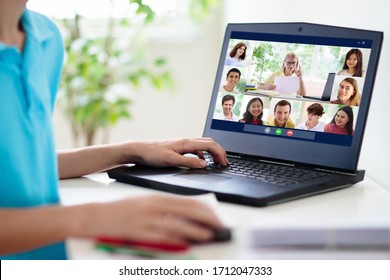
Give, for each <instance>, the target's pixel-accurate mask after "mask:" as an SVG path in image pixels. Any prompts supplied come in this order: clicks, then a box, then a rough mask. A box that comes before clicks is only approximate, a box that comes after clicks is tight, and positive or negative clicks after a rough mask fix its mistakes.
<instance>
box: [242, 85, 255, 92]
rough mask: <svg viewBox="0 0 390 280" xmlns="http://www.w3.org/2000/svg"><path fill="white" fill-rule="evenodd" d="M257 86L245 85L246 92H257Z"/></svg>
mask: <svg viewBox="0 0 390 280" xmlns="http://www.w3.org/2000/svg"><path fill="white" fill-rule="evenodd" d="M256 89H257V88H256V86H255V85H251V84H246V85H245V91H251V90H256Z"/></svg>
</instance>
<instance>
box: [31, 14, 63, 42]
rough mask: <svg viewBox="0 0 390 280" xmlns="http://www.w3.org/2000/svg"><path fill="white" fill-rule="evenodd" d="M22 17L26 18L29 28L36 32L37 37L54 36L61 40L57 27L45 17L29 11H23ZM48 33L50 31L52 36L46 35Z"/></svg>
mask: <svg viewBox="0 0 390 280" xmlns="http://www.w3.org/2000/svg"><path fill="white" fill-rule="evenodd" d="M23 17H24V18H26V20H27V21H28V22H29V26H30V28H31V29H32V30H33V31H35V32H37V33H38V35H40V36H49V35H52V34H54V35H56V36H59V38H61V33H60V31H59V29H58V27H57V25H56V24H55V23H54V22H53V21H52V20H51V19H49V18H48V17H47V16H45V15H43V14H40V13H37V12H34V11H31V10H25V12H24V13H23ZM48 31H50V32H51V33H52V34H50V33H47V32H48Z"/></svg>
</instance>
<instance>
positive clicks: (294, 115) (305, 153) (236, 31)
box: [204, 23, 383, 172]
mask: <svg viewBox="0 0 390 280" xmlns="http://www.w3.org/2000/svg"><path fill="white" fill-rule="evenodd" d="M382 40H383V33H382V32H377V31H369V30H359V29H351V28H343V27H336V26H325V25H318V24H310V23H249V24H228V26H227V29H226V33H225V38H224V41H223V46H222V51H221V56H220V61H219V65H218V70H217V75H216V79H215V85H214V88H213V94H212V97H211V103H210V108H209V112H208V117H207V120H206V125H205V130H204V136H205V137H212V138H214V139H215V140H216V141H218V142H219V143H220V144H221V145H222V146H223V147H224V148H225V149H226V150H227V151H228V152H229V153H232V154H237V155H245V156H249V157H260V158H263V159H268V160H279V161H284V162H293V163H299V164H306V165H312V166H316V167H321V168H326V169H333V170H340V171H347V172H354V171H356V168H357V164H358V158H359V153H360V148H361V144H362V139H363V135H364V129H365V125H366V121H367V115H368V109H369V105H370V100H371V96H372V91H373V87H374V80H375V75H376V70H377V65H378V61H379V55H380V50H381V46H382ZM242 45H244V46H245V51H246V53H245V59H242V58H243V57H241V58H239V59H235V57H234V54H236V53H237V52H235V48H236V49H238V48H239V47H242ZM356 49H357V50H358V52H359V53H361V54H362V58H361V60H362V68H363V72H362V73H363V74H362V75H361V76H352V77H349V76H347V74H346V73H345V71H344V72H342V70H343V66H344V63H345V61H346V55H347V53H348V52H349V51H351V50H356ZM288 53H295V54H296V56H297V57H298V59H299V63H300V69H301V71H302V79H303V82H304V85H305V88H306V92H307V95H308V96H309V95H313V96H316V95H317V96H318V95H319V96H321V95H322V93H323V92H324V90H327V87H328V86H329V85H326V82H327V78H328V76H329V73H336V75H335V77H334V82H333V89H332V94H331V99H330V100H318V101H317V100H307V99H305V98H300V96H299V95H297V96H296V95H292V97H291V98H288V97H280V96H278V95H276V94H275V95H274V92H270V95H268V96H267V95H263V94H261V93H260V94H259V92H258V91H257V90H255V89H256V88H257V85H258V84H260V83H264V82H266V80H267V79H268V77H269V76H271V75H272V73H275V72H277V71H280V70H281V69H282V67H283V66H284V63H283V59H284V58H285V56H286V55H287V54H288ZM233 68H235V69H233ZM231 69H233V72H234V71H236V69H238V70H239V74H240V79H239V82H238V83H237V84H235V87H234V89H233V90H232V91H229V90H230V89H229V87H228V83H229V81H228V79H229V78H228V75H227V74H228V73H229V70H231ZM236 72H237V71H236ZM346 78H348V79H349V82H351V79H352V80H353V83H355V85H356V87H357V88H358V91H359V93H360V95H361V98H359V99H360V101H359V103H358V104H353V105H352V104H351V105H350V106H349V105H348V106H347V107H349V108H348V110H347V109H346V108H344V109H342V111H343V112H342V113H339V115H341V116H343V115H344V116H345V114H346V115H347V116H351V114H352V116H351V118H348V119H349V120H350V123H351V124H352V129H353V130H352V131H353V132H352V133H353V134H352V135H348V134H347V135H344V134H340V133H344V131H348V129H347V130H342V131H341V132H340V130H338V129H337V128H334V125H335V124H333V129H331V128H332V126H328V128H327V132H324V131H321V130H320V131H311V130H305V129H298V128H297V127H298V125H299V124H301V123H305V121H306V120H307V117H308V113H307V108H308V107H309V106H310V105H312V104H313V103H319V104H320V105H321V106H322V108H323V109H324V114H323V115H322V116H321V117H320V119H319V121H320V122H322V123H323V125H324V126H326V125H328V124H330V123H332V121H333V119H335V116H336V115H338V111H339V109H341V108H342V107H345V105H343V104H337V103H340V100H342V97H340V98H339V92H338V90H339V88H340V87H341V83H342V82H343V81H344V79H346ZM351 83H352V82H351ZM225 85H226V87H224V86H225ZM355 93H356V92H355ZM225 95H232V96H234V101H235V103H234V106H233V109H232V113H233V115H234V120H233V121H228V120H225V119H224V118H223V117H221V116H223V107H222V98H223V97H224V96H225ZM340 96H341V95H340ZM253 98H260V99H261V101H262V103H263V116H262V121H263V124H251V123H244V122H240V121H237V119H243V115H244V112H245V111H246V107H247V105H248V104H249V102H250V101H251V100H252V99H253ZM339 99H340V100H339ZM281 100H285V101H287V102H288V103H289V104H290V105H289V106H291V114H290V119H291V121H292V123H293V127H292V126H291V124H290V127H289V128H287V127H282V128H280V127H277V126H273V125H271V124H270V122H267V120H270V119H272V117H273V116H274V108H275V106H276V104H280V103H278V102H279V101H281ZM343 113H345V114H343ZM352 118H353V122H351V119H352ZM322 129H324V128H322ZM349 131H351V130H350V129H349ZM346 133H347V132H346Z"/></svg>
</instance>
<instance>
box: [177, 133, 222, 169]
mask: <svg viewBox="0 0 390 280" xmlns="http://www.w3.org/2000/svg"><path fill="white" fill-rule="evenodd" d="M181 147H182V150H181V153H195V152H199V151H207V152H208V153H209V154H211V156H212V158H213V160H214V162H218V163H219V164H221V165H224V166H226V165H227V164H228V160H227V157H226V152H225V150H224V149H223V148H222V146H220V145H219V144H218V143H216V142H215V141H214V140H212V139H210V138H196V139H192V140H187V141H185V142H184V143H183V144H182V146H181Z"/></svg>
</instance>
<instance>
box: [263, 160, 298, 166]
mask: <svg viewBox="0 0 390 280" xmlns="http://www.w3.org/2000/svg"><path fill="white" fill-rule="evenodd" d="M259 161H261V162H265V163H272V164H278V165H284V166H295V164H294V163H286V162H280V161H272V160H265V159H259Z"/></svg>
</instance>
